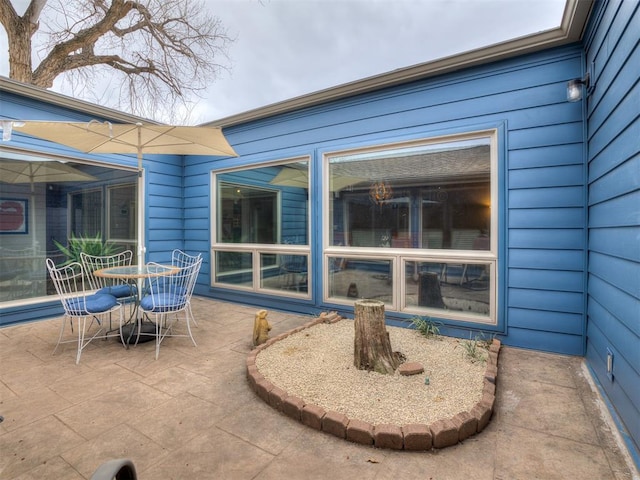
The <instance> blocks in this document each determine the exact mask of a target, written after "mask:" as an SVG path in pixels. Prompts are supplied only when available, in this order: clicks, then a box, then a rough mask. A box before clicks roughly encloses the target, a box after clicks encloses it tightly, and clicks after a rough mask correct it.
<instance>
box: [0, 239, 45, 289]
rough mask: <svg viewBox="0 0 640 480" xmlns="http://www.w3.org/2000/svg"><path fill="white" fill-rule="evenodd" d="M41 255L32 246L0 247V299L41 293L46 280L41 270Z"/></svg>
mask: <svg viewBox="0 0 640 480" xmlns="http://www.w3.org/2000/svg"><path fill="white" fill-rule="evenodd" d="M43 257H44V255H42V254H40V255H38V252H37V249H36V248H34V247H29V248H24V249H21V250H16V249H9V248H0V301H5V300H17V299H21V298H30V297H35V296H38V295H39V294H42V291H43V289H44V284H45V282H46V275H45V274H44V272H43V271H42V270H41V269H42V259H43ZM41 289H42V290H41Z"/></svg>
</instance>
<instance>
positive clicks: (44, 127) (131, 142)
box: [13, 120, 238, 264]
mask: <svg viewBox="0 0 640 480" xmlns="http://www.w3.org/2000/svg"><path fill="white" fill-rule="evenodd" d="M13 128H14V129H15V131H17V132H21V133H26V134H29V135H33V136H35V137H40V138H44V139H46V140H50V141H52V142H56V143H60V144H62V145H67V146H69V147H73V148H75V149H78V150H80V151H83V152H87V153H123V154H127V153H135V154H136V155H137V157H138V172H139V173H138V197H139V198H138V241H139V246H138V264H143V263H144V251H145V248H144V243H145V242H144V177H143V175H144V172H143V169H142V156H143V154H145V153H146V154H150V153H152V154H174V155H213V156H225V157H229V156H233V157H237V156H238V155H237V154H236V152H235V151H234V150H233V148H232V147H231V145H229V143H228V142H227V139H226V138H225V137H224V135H223V133H222V130H221V129H220V128H219V127H189V126H172V125H155V124H142V123H135V124H132V123H127V124H122V123H110V122H98V121H96V120H92V121H90V122H46V121H43V122H40V121H24V122H15V123H14V124H13Z"/></svg>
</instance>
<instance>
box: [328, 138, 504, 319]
mask: <svg viewBox="0 0 640 480" xmlns="http://www.w3.org/2000/svg"><path fill="white" fill-rule="evenodd" d="M495 137H496V134H495V132H493V131H490V132H478V133H474V134H470V135H464V136H456V137H447V138H441V139H429V140H425V141H418V142H411V143H406V144H393V145H382V146H378V147H375V148H369V149H359V150H352V151H342V152H335V153H329V154H326V155H325V168H326V176H327V179H328V189H327V190H326V191H325V198H326V201H325V205H326V209H325V219H326V220H325V222H326V228H325V231H326V232H327V234H326V236H325V240H324V245H325V262H324V265H325V278H326V281H325V295H324V298H325V301H328V302H335V303H352V302H353V299H354V298H375V299H379V300H382V301H384V302H385V304H386V306H387V309H390V310H396V311H402V312H413V313H416V314H425V315H432V316H439V317H443V318H452V319H459V320H463V321H475V322H483V323H495V321H496V319H495V303H496V294H495V292H496V288H495V283H496V282H495V272H496V265H497V242H496V234H497V217H496V208H492V207H494V206H495V205H497V181H496V175H497V173H496V164H497V154H496V146H495V142H496V138H495Z"/></svg>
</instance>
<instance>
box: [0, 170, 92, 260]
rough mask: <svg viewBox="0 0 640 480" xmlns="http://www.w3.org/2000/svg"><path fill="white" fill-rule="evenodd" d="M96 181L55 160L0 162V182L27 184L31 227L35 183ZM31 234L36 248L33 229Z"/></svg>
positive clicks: (33, 217) (33, 211)
mask: <svg viewBox="0 0 640 480" xmlns="http://www.w3.org/2000/svg"><path fill="white" fill-rule="evenodd" d="M93 180H97V178H96V177H94V176H93V175H89V174H88V173H84V172H81V171H80V170H78V169H76V168H74V167H72V166H71V165H67V164H65V163H62V162H58V161H55V160H34V161H32V160H11V159H10V160H4V159H3V160H2V161H1V162H0V182H1V183H11V184H22V183H24V184H28V185H29V187H30V188H29V191H30V194H31V196H30V200H31V205H30V206H29V209H30V210H31V213H30V214H29V216H28V218H29V219H30V222H32V223H33V226H35V224H36V216H35V214H34V213H35V184H36V183H63V182H88V181H93ZM29 231H30V232H33V233H32V234H31V235H32V238H33V248H34V249H35V247H36V235H35V228H31V229H29Z"/></svg>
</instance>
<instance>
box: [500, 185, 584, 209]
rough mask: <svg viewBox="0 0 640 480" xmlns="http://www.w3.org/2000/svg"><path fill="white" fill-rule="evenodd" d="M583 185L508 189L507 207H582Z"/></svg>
mask: <svg viewBox="0 0 640 480" xmlns="http://www.w3.org/2000/svg"><path fill="white" fill-rule="evenodd" d="M583 206H584V187H582V186H573V187H549V188H526V189H518V190H515V189H514V190H510V191H509V207H510V208H511V209H516V208H550V207H558V208H560V207H566V208H569V207H583Z"/></svg>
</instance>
